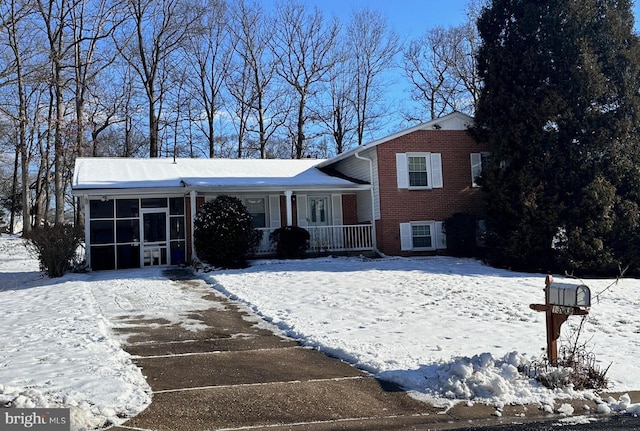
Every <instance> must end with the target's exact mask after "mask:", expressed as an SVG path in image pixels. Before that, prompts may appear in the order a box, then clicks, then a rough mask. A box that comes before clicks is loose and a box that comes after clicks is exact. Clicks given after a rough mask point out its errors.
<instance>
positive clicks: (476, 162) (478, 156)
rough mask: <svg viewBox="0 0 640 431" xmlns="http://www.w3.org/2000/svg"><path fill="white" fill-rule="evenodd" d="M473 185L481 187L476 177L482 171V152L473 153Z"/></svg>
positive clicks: (471, 156)
mask: <svg viewBox="0 0 640 431" xmlns="http://www.w3.org/2000/svg"><path fill="white" fill-rule="evenodd" d="M470 158H471V185H472V186H473V187H479V185H478V183H476V178H478V177H479V176H480V174H481V173H482V153H471V155H470Z"/></svg>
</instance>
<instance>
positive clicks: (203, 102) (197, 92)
mask: <svg viewBox="0 0 640 431" xmlns="http://www.w3.org/2000/svg"><path fill="white" fill-rule="evenodd" d="M192 7H196V8H200V9H201V16H200V19H199V20H198V21H197V22H196V23H195V25H194V26H193V28H192V31H191V32H189V33H188V34H187V40H186V43H185V50H184V62H185V64H186V65H188V69H189V71H190V73H188V74H187V77H186V78H187V79H186V81H185V83H186V84H187V85H188V86H189V90H188V92H189V93H190V94H191V95H192V97H193V100H194V102H196V106H199V107H200V109H201V111H202V114H203V116H204V118H203V120H204V121H202V122H203V123H204V126H203V127H202V132H203V133H204V135H205V139H206V142H207V147H208V154H209V157H210V158H213V157H214V156H215V119H216V116H217V115H218V114H219V111H220V108H221V107H222V105H223V100H222V94H221V92H222V87H223V84H224V79H225V76H226V73H227V68H228V66H229V63H230V57H231V54H232V49H231V48H230V47H229V26H228V22H227V20H228V11H227V2H226V1H225V0H201V1H200V2H194V4H193V5H192ZM196 123H200V121H196Z"/></svg>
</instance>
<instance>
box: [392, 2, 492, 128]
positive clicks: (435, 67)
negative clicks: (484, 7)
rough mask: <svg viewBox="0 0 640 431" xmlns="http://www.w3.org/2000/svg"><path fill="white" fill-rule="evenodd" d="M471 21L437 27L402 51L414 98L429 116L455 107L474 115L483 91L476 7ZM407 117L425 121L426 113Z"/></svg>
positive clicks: (471, 12)
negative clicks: (416, 116) (479, 69)
mask: <svg viewBox="0 0 640 431" xmlns="http://www.w3.org/2000/svg"><path fill="white" fill-rule="evenodd" d="M474 5H476V3H474V2H471V3H470V6H469V8H470V9H469V13H468V17H469V19H468V21H467V22H466V23H464V24H462V25H460V26H457V27H450V28H446V29H445V28H442V27H436V28H433V29H431V30H429V31H427V32H426V33H425V34H424V36H422V37H421V38H420V39H417V40H414V41H411V42H410V43H409V45H408V47H407V49H406V50H405V51H404V53H403V57H404V69H405V73H406V75H407V76H408V77H409V79H410V80H411V83H412V84H413V86H412V98H413V100H415V101H417V102H418V103H419V105H420V106H421V107H422V108H423V109H424V111H425V114H426V116H427V117H429V118H428V119H431V118H436V117H439V116H441V115H443V114H445V113H447V112H451V111H454V110H457V111H462V112H465V113H468V114H470V115H473V113H474V111H475V106H476V103H477V100H478V95H479V92H480V85H481V83H480V80H479V78H478V73H477V67H476V52H477V49H478V43H479V40H478V35H477V31H476V28H475V14H476V13H477V12H475V11H476V9H475V8H474ZM407 119H408V120H419V121H423V120H425V118H424V116H420V117H419V118H415V117H413V116H412V115H409V116H407Z"/></svg>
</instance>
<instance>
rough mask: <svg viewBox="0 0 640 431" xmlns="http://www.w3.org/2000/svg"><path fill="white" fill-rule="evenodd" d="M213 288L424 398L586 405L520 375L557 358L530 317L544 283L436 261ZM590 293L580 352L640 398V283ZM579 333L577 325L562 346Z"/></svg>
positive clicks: (300, 267) (316, 269)
mask: <svg viewBox="0 0 640 431" xmlns="http://www.w3.org/2000/svg"><path fill="white" fill-rule="evenodd" d="M206 278H207V279H208V280H209V281H210V283H211V284H212V285H213V286H214V287H215V288H216V289H218V290H220V291H222V292H224V293H225V294H227V295H228V296H230V297H232V298H235V299H238V300H240V301H242V302H244V303H246V304H247V305H248V306H249V307H250V308H251V309H252V310H253V311H255V312H256V313H258V314H259V315H261V316H262V317H263V318H264V319H265V320H267V321H270V322H272V323H273V324H275V325H276V326H278V327H279V328H281V329H282V330H283V331H284V332H285V333H286V334H287V335H289V336H291V337H294V338H297V339H299V340H302V342H303V343H304V344H305V345H308V346H312V347H316V348H319V349H320V350H323V351H325V352H327V353H329V354H331V355H334V356H337V357H340V358H343V359H344V360H346V361H348V362H350V363H353V364H356V365H357V366H358V367H360V368H363V369H365V370H368V371H370V372H371V373H373V374H374V375H376V376H378V377H381V378H384V379H388V380H393V381H396V382H398V383H400V384H402V385H403V386H404V387H405V388H407V389H409V390H411V391H413V394H414V396H416V397H417V398H422V399H427V400H430V401H431V402H434V403H437V404H440V403H442V401H443V399H442V398H443V397H445V398H467V399H469V398H475V399H484V400H486V401H490V402H493V403H496V404H504V403H545V402H551V401H552V400H553V399H554V398H562V397H566V396H580V395H579V394H575V393H572V392H570V391H568V392H567V391H563V392H557V391H556V392H552V391H549V390H548V389H546V388H544V387H541V386H540V385H537V384H535V382H532V381H530V380H529V379H524V378H523V377H522V375H521V374H518V372H517V369H516V367H517V366H518V365H522V364H526V363H527V362H529V361H532V360H539V359H541V358H542V357H543V356H544V354H545V352H546V332H545V315H544V313H539V312H536V311H533V310H531V309H530V308H529V304H532V303H544V291H543V289H544V279H545V276H544V275H540V274H523V273H514V272H509V271H504V270H499V269H495V268H491V267H488V266H485V265H482V264H481V263H479V262H477V261H474V260H469V259H455V258H448V257H429V258H412V259H407V258H385V259H359V258H322V259H310V260H302V261H257V262H254V265H253V266H252V267H251V268H248V269H243V270H233V271H215V272H211V273H209V274H207V275H206ZM556 281H557V282H565V283H569V282H571V283H575V284H580V282H579V281H578V280H566V279H563V278H562V277H556ZM582 282H584V283H585V284H587V285H588V286H589V287H590V290H591V292H592V295H593V299H592V307H591V311H590V314H589V316H588V318H587V321H586V324H585V326H584V328H583V329H582V335H581V337H580V340H581V341H580V342H581V343H584V342H586V345H587V350H588V351H590V352H592V353H593V354H594V355H595V357H596V359H597V365H598V366H599V367H600V368H601V369H606V368H607V367H609V365H611V367H610V369H609V371H608V373H607V376H608V378H609V379H610V380H611V385H610V389H611V390H614V391H618V392H622V391H631V390H638V389H640V361H639V360H638V359H637V358H639V357H640V313H639V312H638V310H640V281H638V280H635V279H624V280H620V281H619V282H618V283H617V284H616V283H614V282H615V280H582ZM580 322H581V317H579V316H573V317H571V318H569V320H568V322H567V323H565V324H564V325H563V328H562V330H563V335H564V337H562V338H561V341H562V340H565V341H567V342H568V340H569V338H570V337H571V336H572V335H575V333H576V329H577V327H578V326H579V324H580ZM639 407H640V406H639ZM638 410H639V411H640V408H639V409H638Z"/></svg>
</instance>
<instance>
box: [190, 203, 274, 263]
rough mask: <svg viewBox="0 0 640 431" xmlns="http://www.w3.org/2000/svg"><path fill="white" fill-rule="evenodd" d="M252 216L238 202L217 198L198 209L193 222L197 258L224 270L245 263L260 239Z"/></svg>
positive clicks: (260, 234)
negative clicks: (253, 224)
mask: <svg viewBox="0 0 640 431" xmlns="http://www.w3.org/2000/svg"><path fill="white" fill-rule="evenodd" d="M251 221H252V216H251V214H250V213H249V211H248V210H247V208H246V207H245V206H244V205H243V204H242V202H241V201H240V199H238V198H235V197H232V196H218V197H217V198H215V199H214V200H212V201H209V202H206V203H205V204H204V205H202V206H201V207H200V209H199V210H198V213H197V214H196V217H195V221H194V245H195V248H196V253H197V255H198V257H199V258H200V259H202V260H204V261H205V262H208V263H209V264H211V265H216V266H220V267H224V268H230V267H240V266H243V265H245V264H246V260H247V258H248V257H249V256H250V255H251V254H252V253H253V251H254V250H255V248H256V246H257V245H258V244H259V243H260V240H261V239H262V232H261V231H259V230H256V229H254V228H253V226H252V223H251Z"/></svg>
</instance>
